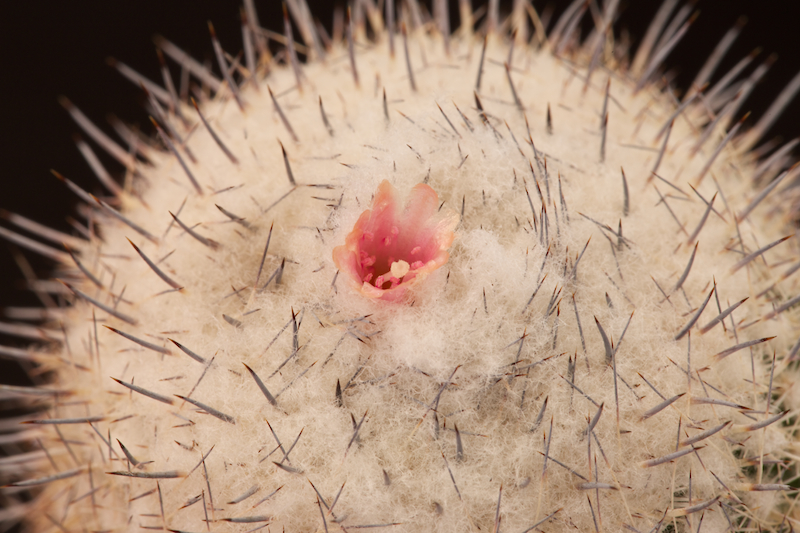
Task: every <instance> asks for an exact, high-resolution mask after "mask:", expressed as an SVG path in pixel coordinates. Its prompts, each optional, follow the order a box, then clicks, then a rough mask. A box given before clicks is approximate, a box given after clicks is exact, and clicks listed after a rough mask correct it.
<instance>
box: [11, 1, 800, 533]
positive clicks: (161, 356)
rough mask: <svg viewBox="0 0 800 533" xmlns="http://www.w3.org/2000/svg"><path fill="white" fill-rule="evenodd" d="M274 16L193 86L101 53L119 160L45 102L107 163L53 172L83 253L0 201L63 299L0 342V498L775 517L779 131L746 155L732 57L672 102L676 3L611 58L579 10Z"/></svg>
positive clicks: (649, 521)
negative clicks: (119, 138)
mask: <svg viewBox="0 0 800 533" xmlns="http://www.w3.org/2000/svg"><path fill="white" fill-rule="evenodd" d="M287 4H288V8H289V9H288V13H287V15H286V26H285V28H286V30H285V31H286V35H285V40H284V42H285V43H292V44H291V45H290V46H287V47H286V48H283V49H281V51H280V52H279V53H277V54H274V55H273V53H271V52H270V51H269V49H268V48H265V47H264V42H263V40H262V39H261V38H260V35H261V33H260V32H259V31H258V28H257V24H258V23H257V15H256V13H255V10H254V9H253V7H252V3H251V2H245V9H244V10H243V14H244V19H243V20H244V24H243V29H244V33H245V39H244V42H245V47H244V54H243V56H242V57H241V58H233V61H234V64H232V63H231V60H232V58H231V57H230V56H227V55H226V54H225V53H224V51H223V50H222V49H221V47H220V46H219V45H218V43H217V41H216V39H215V37H213V29H212V38H213V39H214V49H215V52H216V61H217V62H218V66H219V69H220V72H222V73H223V75H222V76H215V75H214V74H213V73H212V72H211V71H210V70H209V69H208V68H207V67H205V66H203V65H202V64H200V63H198V62H196V61H195V60H193V59H191V58H190V57H189V56H187V55H185V54H184V53H183V52H182V51H181V50H180V49H178V48H177V47H176V46H175V45H174V44H172V43H170V42H169V41H167V40H160V41H159V43H158V45H159V47H160V50H161V51H162V52H163V53H164V55H165V56H168V57H169V58H171V60H174V61H175V62H177V63H178V64H179V65H181V66H182V68H184V69H186V70H187V71H188V72H190V73H191V76H192V77H193V78H194V79H195V81H196V82H197V83H198V90H197V91H196V92H195V94H194V98H195V99H197V100H199V102H195V101H194V100H192V101H184V100H180V97H179V95H178V94H177V93H176V92H175V91H174V88H173V87H171V86H170V83H167V84H166V87H162V86H160V85H157V84H154V83H152V82H150V81H149V80H146V79H143V78H142V77H141V76H139V75H138V74H136V73H135V72H134V71H132V70H130V69H129V68H128V67H127V66H125V65H122V64H116V65H115V66H117V67H118V68H119V69H120V70H121V72H122V73H123V74H125V75H127V76H129V77H131V78H133V79H134V81H135V82H136V83H137V84H141V85H142V87H143V89H144V90H145V91H146V94H147V98H148V105H149V107H150V110H151V112H152V115H153V124H154V128H155V131H156V135H157V137H156V138H155V139H152V140H150V141H147V142H145V141H142V140H141V139H138V138H135V137H132V138H131V139H128V140H129V141H130V142H131V144H130V147H122V146H120V145H119V144H118V143H117V142H116V141H113V140H111V139H109V138H105V137H103V136H101V135H99V134H97V133H96V130H93V126H92V124H91V122H90V119H89V118H88V117H86V116H85V115H84V114H83V113H82V112H81V111H80V109H79V108H78V107H76V106H75V105H74V104H72V103H71V102H68V101H65V102H64V105H65V107H66V108H67V111H68V112H69V113H70V114H71V115H72V117H73V118H74V119H75V120H76V122H77V123H78V124H79V125H80V127H81V128H83V129H84V130H85V131H86V134H87V135H88V136H89V137H91V138H92V141H93V142H94V143H96V144H97V145H99V146H100V147H101V148H103V149H105V150H107V151H108V152H110V153H111V154H112V155H113V156H115V157H117V158H118V159H119V160H120V161H121V162H122V163H123V164H125V165H127V167H128V169H129V179H128V180H126V182H125V183H124V184H123V185H120V184H117V183H116V182H113V181H109V180H107V179H106V178H105V176H102V174H103V173H102V171H101V170H100V169H99V167H95V169H96V170H98V172H99V174H101V176H102V178H103V179H102V181H103V184H104V186H106V187H107V188H108V192H109V193H110V194H109V195H108V196H106V197H104V198H100V197H97V196H94V195H91V194H89V193H87V192H85V191H84V190H83V189H81V188H80V187H78V186H77V185H75V184H74V183H73V182H72V181H70V179H69V176H60V175H59V177H60V179H61V180H62V181H63V183H64V186H65V187H66V188H67V189H68V190H70V191H72V193H74V194H75V195H77V197H78V198H79V199H80V200H81V201H82V202H83V203H84V212H85V214H86V216H87V217H88V218H89V220H90V226H91V233H90V235H89V237H90V238H89V239H88V240H87V239H81V238H76V237H72V236H66V235H62V234H58V233H55V234H54V233H48V232H47V230H44V229H41V228H37V227H34V226H31V225H30V223H28V222H26V221H25V220H23V219H21V218H19V217H17V216H14V215H8V216H7V218H8V220H9V221H10V222H11V223H12V224H16V225H19V226H22V227H23V229H25V230H26V231H32V232H33V233H34V234H36V235H37V236H38V237H40V238H45V239H48V238H49V239H51V240H56V241H63V242H64V244H66V245H67V251H66V252H65V251H62V250H61V249H60V248H55V247H51V246H50V245H47V244H42V243H41V242H40V240H36V241H33V240H30V239H28V238H27V237H25V236H23V235H21V234H19V233H17V232H16V231H12V230H9V229H2V236H4V237H5V238H7V239H10V240H12V241H13V242H15V243H17V244H18V245H21V246H23V247H27V248H30V249H32V250H33V251H36V252H39V253H41V254H44V255H46V256H48V257H51V258H53V259H55V260H56V261H57V263H58V266H57V268H56V273H55V277H56V278H57V279H58V280H59V281H60V282H61V285H59V287H61V288H60V289H57V290H58V291H60V293H61V294H62V295H63V296H64V298H65V299H66V300H68V301H69V305H65V306H63V307H53V308H48V309H46V310H45V311H43V313H42V314H43V316H46V317H48V318H50V319H52V322H51V324H50V325H45V326H44V327H42V328H32V327H28V326H21V325H16V324H14V325H8V326H4V327H5V328H6V329H7V330H9V331H12V332H14V333H17V334H20V335H21V336H25V335H33V336H35V337H37V338H39V339H40V341H41V342H39V343H37V344H36V345H32V346H29V347H27V348H12V347H7V348H2V353H3V354H4V355H5V356H7V357H11V358H16V359H19V360H21V361H23V362H25V363H26V364H28V365H30V366H31V367H32V368H33V369H34V370H35V372H36V373H37V374H45V375H47V376H49V380H48V381H47V382H46V383H45V384H42V385H41V386H39V387H37V388H24V387H20V388H15V387H8V386H4V387H3V388H2V389H1V390H2V394H3V395H4V398H7V399H14V400H16V401H19V402H26V405H29V406H30V407H31V408H33V409H35V410H36V414H35V415H30V416H27V417H25V418H26V419H25V420H24V421H25V422H26V425H24V426H20V428H21V429H20V430H19V431H18V432H16V433H11V434H10V435H4V436H3V439H4V440H3V442H4V443H6V444H8V443H16V444H18V445H19V446H20V450H21V453H20V454H18V455H12V456H10V457H8V458H6V459H4V460H3V465H2V470H1V471H0V472H2V476H3V482H4V483H7V485H6V487H5V488H4V491H5V492H6V496H5V497H6V498H7V500H8V501H14V500H15V498H18V500H17V502H16V503H15V504H13V505H10V506H8V507H7V509H6V510H5V511H3V513H4V514H3V515H2V516H3V517H4V518H7V519H13V518H17V517H19V516H20V515H25V521H26V524H27V525H28V526H29V527H30V528H31V530H33V531H46V530H55V529H60V530H63V531H72V530H78V529H84V530H92V531H101V530H102V531H109V530H114V531H117V530H120V531H121V530H138V529H141V528H144V529H168V530H172V531H207V530H212V531H254V530H257V529H261V528H267V529H268V530H274V531H278V530H285V531H292V532H301V531H331V530H343V531H354V530H360V529H364V528H370V529H379V530H388V531H415V532H416V531H442V532H450V531H479V530H482V531H489V530H491V531H495V532H498V531H501V530H502V531H525V532H527V531H533V530H540V531H572V530H577V531H600V530H604V531H622V530H628V531H666V530H670V529H671V530H672V531H700V530H701V528H702V530H704V531H725V530H728V529H731V530H734V531H754V530H756V529H759V530H769V531H789V530H791V529H792V528H793V524H795V523H796V521H797V519H798V518H800V512H799V511H798V509H797V507H796V505H795V500H796V497H797V491H796V488H795V487H796V482H795V480H796V477H797V475H798V472H797V466H796V458H797V456H798V455H797V454H798V450H797V445H796V444H795V437H796V431H795V424H796V423H797V410H798V407H800V393H799V392H798V387H797V386H796V380H797V377H798V374H797V363H796V361H797V359H798V358H799V355H798V354H799V352H800V341H798V332H799V331H800V330H799V328H798V317H797V310H796V308H795V305H796V304H797V303H798V301H800V296H798V292H800V287H798V284H797V281H796V278H795V277H793V274H794V273H795V271H796V270H798V265H800V263H798V261H799V260H800V257H798V255H799V254H798V252H800V250H799V249H798V241H797V239H796V238H795V237H794V233H795V227H794V226H793V223H792V219H793V218H794V217H796V208H797V192H796V189H795V188H792V187H790V186H789V185H791V184H792V183H793V181H794V180H795V179H796V176H797V170H796V169H795V167H791V168H787V166H788V165H787V161H788V160H789V155H788V154H789V152H790V150H791V148H792V147H793V146H794V145H793V144H792V143H789V144H787V145H785V146H784V147H783V148H778V149H777V150H776V151H775V152H774V153H773V155H771V156H768V157H762V159H761V160H759V158H758V154H756V153H753V152H752V151H750V149H751V148H752V147H753V146H755V145H756V144H757V143H758V142H759V141H760V140H761V137H762V136H763V134H764V132H765V130H766V129H767V128H768V127H769V123H768V122H766V120H768V119H765V121H762V122H758V123H757V124H756V125H755V126H754V127H752V128H750V129H745V128H743V127H742V121H741V120H740V118H741V116H742V114H743V112H742V110H741V109H740V104H741V102H742V101H743V99H744V97H745V96H746V94H747V91H748V90H749V88H750V87H751V85H752V83H755V81H757V80H756V78H755V76H756V75H757V72H756V74H754V76H751V77H750V78H746V79H745V80H744V83H743V84H742V85H741V86H740V87H739V90H738V91H734V90H730V86H712V87H711V88H709V89H707V90H705V91H698V90H697V88H696V87H695V88H694V89H693V90H691V91H690V92H689V93H688V94H687V95H685V96H684V97H683V99H682V100H680V101H677V100H676V99H675V97H674V96H673V95H671V94H667V93H665V91H664V90H663V89H662V88H661V86H660V85H659V84H658V83H656V82H657V81H658V76H657V70H658V68H659V66H660V61H661V60H662V59H663V57H664V55H665V54H666V53H667V52H668V50H669V49H670V47H671V46H672V45H673V44H674V43H676V42H677V41H678V40H679V39H680V38H681V37H682V36H683V34H684V32H685V31H686V29H687V28H688V19H687V22H682V21H681V20H680V17H681V16H682V15H681V14H680V13H681V11H679V12H677V14H675V15H674V17H677V18H672V19H671V20H673V21H677V22H676V23H675V24H672V25H666V23H667V20H668V19H664V20H662V21H661V23H662V26H660V27H659V26H658V24H656V25H655V26H654V27H655V28H656V29H655V36H656V37H658V33H659V32H660V30H662V29H663V28H664V25H666V28H667V29H666V30H664V32H665V33H664V34H663V35H662V38H661V39H660V40H658V39H653V41H652V42H651V43H650V46H648V45H647V44H646V43H647V39H645V40H644V41H643V42H644V43H645V44H643V45H642V46H640V47H639V49H638V53H637V54H636V56H634V57H632V58H630V62H629V61H628V58H627V56H626V50H624V49H622V48H620V47H619V46H617V45H616V44H615V41H614V39H613V37H614V36H613V21H614V19H615V16H616V14H617V8H618V3H617V2H613V1H611V2H605V3H604V6H603V9H596V8H597V6H595V5H594V4H591V3H587V2H582V1H577V2H574V3H573V4H572V5H571V7H570V8H569V9H568V10H567V11H566V12H565V13H564V14H563V15H562V16H561V18H559V19H557V20H555V21H553V23H552V24H551V25H550V27H549V29H548V33H547V36H545V34H544V33H543V32H542V30H543V28H544V24H543V23H542V21H541V20H540V19H539V17H538V15H537V14H536V12H535V11H533V10H532V9H530V6H529V5H528V2H526V1H520V2H515V4H514V9H513V10H512V11H511V13H510V15H509V17H508V19H504V18H503V17H501V16H500V14H499V12H498V11H497V5H496V3H490V5H489V6H488V9H487V13H486V17H485V19H483V18H482V19H480V25H479V26H478V30H477V31H476V29H475V28H474V24H473V23H474V22H475V21H474V20H472V17H473V12H472V9H471V8H470V6H469V2H461V3H460V6H461V8H462V9H461V12H460V15H461V26H460V27H459V28H456V29H455V30H454V31H451V30H450V28H449V16H448V13H447V9H446V4H447V3H446V2H438V1H437V2H435V3H434V6H433V11H432V12H433V17H432V18H431V19H430V20H429V19H427V18H426V16H425V12H424V11H422V10H420V9H419V5H418V4H417V2H416V1H413V0H412V1H407V2H404V3H403V5H402V6H395V4H394V2H391V1H386V2H385V8H386V13H389V14H390V15H391V16H386V17H384V16H383V14H382V13H381V12H379V11H378V10H377V8H375V7H374V6H373V3H372V2H370V1H361V2H355V4H354V6H353V7H352V9H351V10H350V11H349V15H348V17H347V19H346V22H345V24H344V25H343V26H341V27H338V30H339V31H335V32H334V34H333V36H332V39H331V40H330V41H328V40H327V36H326V35H325V34H324V33H323V32H322V31H321V30H320V29H319V28H318V27H317V26H316V25H315V24H314V23H313V19H312V17H311V14H310V12H309V11H308V10H307V9H306V3H305V2H304V1H303V0H294V1H290V2H287ZM667 5H669V4H667ZM395 7H400V9H397V10H395ZM590 12H591V13H592V14H593V15H594V22H595V29H594V30H593V31H591V32H590V33H589V34H588V36H586V37H585V38H581V37H580V34H579V26H580V23H581V21H582V20H583V18H584V17H586V16H589V13H590ZM290 14H291V16H293V17H294V21H295V24H296V25H295V26H294V31H295V33H296V34H295V35H293V34H292V26H291V24H290V23H289V15H290ZM528 17H531V18H532V20H533V21H534V23H533V24H532V25H531V26H530V27H529V24H528V20H529V19H528ZM367 28H368V30H369V31H367ZM531 28H533V29H534V30H537V31H536V33H535V34H532V32H531ZM298 30H299V32H298ZM297 33H299V34H297ZM295 40H298V41H302V46H303V47H304V48H303V49H302V50H303V51H305V52H306V53H307V55H308V56H309V59H308V60H307V61H300V60H299V59H298V57H297V55H298V48H299V46H300V45H299V44H294V41H295ZM529 41H530V42H529ZM698 81H699V83H698V85H702V84H703V83H704V82H705V81H706V80H704V79H700V80H698ZM728 81H729V82H730V81H731V80H728ZM200 85H202V86H203V87H205V88H207V89H208V91H210V93H211V94H212V95H213V96H212V97H211V98H205V99H204V98H203V96H204V94H205V93H204V92H203V89H202V88H200ZM765 116H767V117H770V116H772V115H771V114H770V113H767V114H766V115H765ZM82 147H83V148H84V149H86V150H89V148H88V145H82ZM86 153H89V152H86ZM53 290H56V289H53ZM21 490H23V491H29V492H23V493H22V494H31V495H33V498H32V499H31V500H28V499H26V497H19V496H18V495H19V494H20V491H21Z"/></svg>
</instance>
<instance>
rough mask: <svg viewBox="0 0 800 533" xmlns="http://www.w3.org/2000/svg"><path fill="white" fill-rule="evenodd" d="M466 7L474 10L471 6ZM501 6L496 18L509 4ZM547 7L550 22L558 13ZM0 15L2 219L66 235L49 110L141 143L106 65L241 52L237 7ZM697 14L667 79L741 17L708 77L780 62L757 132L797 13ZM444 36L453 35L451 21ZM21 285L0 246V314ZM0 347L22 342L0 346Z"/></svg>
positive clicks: (269, 13)
mask: <svg viewBox="0 0 800 533" xmlns="http://www.w3.org/2000/svg"><path fill="white" fill-rule="evenodd" d="M473 2H474V3H476V4H477V0H473ZM502 3H503V5H504V6H506V7H507V6H508V5H509V4H510V2H502ZM552 3H553V4H554V6H556V13H558V12H560V11H561V10H563V9H564V7H565V6H566V5H567V3H568V2H566V1H554V2H552ZM2 4H3V5H2V6H1V7H0V28H2V30H0V54H1V56H2V61H0V68H1V69H2V70H0V117H2V119H1V120H0V132H1V134H0V208H5V209H8V210H11V211H14V212H17V213H20V214H23V215H25V216H27V217H30V218H33V219H36V220H39V221H41V222H43V223H45V224H47V225H50V226H52V227H55V228H59V229H61V230H63V231H67V232H70V226H69V225H68V224H67V223H66V221H65V219H66V217H67V216H69V215H74V204H75V197H74V196H73V195H72V194H71V193H69V192H68V191H67V190H66V189H65V188H64V187H63V186H62V185H61V184H60V183H58V182H57V181H56V179H55V178H54V177H53V176H52V175H51V174H50V169H51V168H53V169H56V170H58V171H59V172H61V173H62V174H64V175H65V176H67V177H69V178H70V179H73V180H74V181H76V182H77V183H79V184H81V185H82V186H83V187H84V188H86V189H88V190H90V191H96V190H99V185H98V183H97V182H96V180H95V179H94V177H93V175H92V174H91V171H90V169H89V168H88V166H87V165H86V163H85V162H84V160H83V158H82V157H81V155H80V154H79V152H78V151H77V149H76V148H75V145H74V143H73V141H72V139H71V135H72V134H73V133H75V132H77V131H78V127H77V126H76V125H75V124H74V123H73V122H72V120H71V119H70V117H69V116H68V115H67V113H66V112H65V111H64V110H63V109H62V108H61V106H60V105H59V104H58V102H57V96H58V95H66V96H68V97H69V98H70V99H71V100H72V101H73V102H74V103H75V104H76V105H77V106H78V107H80V109H82V110H83V111H84V112H85V113H86V114H87V115H88V116H89V117H91V118H92V120H94V121H95V122H96V123H98V124H100V125H101V126H102V127H103V128H104V129H105V130H106V131H107V132H108V133H111V134H112V136H113V131H112V129H111V128H110V127H109V126H108V125H107V122H106V121H105V118H104V117H105V116H106V114H107V113H110V112H113V113H115V114H116V115H117V116H119V117H120V118H122V119H123V120H124V121H126V122H128V123H133V124H140V125H142V128H143V129H144V130H145V131H148V132H149V131H151V128H150V127H149V126H148V125H147V117H146V114H145V112H144V111H143V107H142V105H141V103H142V94H141V91H140V90H139V89H138V88H137V87H136V86H134V85H133V84H131V83H130V82H128V81H127V80H125V79H123V78H122V76H120V75H119V74H118V73H117V72H116V71H115V70H114V69H112V68H111V67H109V66H108V65H107V64H106V58H107V57H108V56H114V57H116V58H117V59H119V60H121V61H124V62H126V63H127V64H129V65H131V66H132V67H134V68H136V69H137V70H139V72H141V73H142V74H144V75H145V76H146V77H148V78H150V79H153V80H160V79H161V76H160V71H159V68H158V61H157V59H156V55H155V51H154V46H153V44H152V40H151V38H152V36H153V35H154V34H157V33H158V34H162V35H164V36H166V37H167V38H169V39H170V40H172V41H173V42H175V43H176V44H178V45H179V46H181V47H183V48H184V49H185V50H186V51H188V52H189V53H190V54H192V55H193V56H194V57H197V58H200V59H202V58H206V57H213V55H212V54H213V52H212V48H211V42H210V39H209V34H208V29H207V24H206V23H207V21H209V20H211V21H213V23H214V25H215V27H216V30H217V34H218V35H219V38H220V41H221V43H222V46H223V48H225V49H226V50H227V51H229V52H231V53H233V54H235V53H237V52H238V51H239V50H240V49H241V46H242V44H241V43H242V41H241V35H240V20H239V5H240V4H239V3H238V2H236V1H233V0H225V1H217V2H205V1H198V0H136V1H109V0H80V1H72V2H60V1H49V2H48V1H43V0H26V1H6V2H3V3H2ZM309 4H310V5H311V7H312V12H313V13H315V14H316V16H318V17H319V18H320V20H321V21H322V23H323V24H325V25H326V27H330V20H331V13H332V9H333V5H334V2H332V1H313V0H310V1H309ZM450 4H451V11H452V12H453V13H457V10H456V7H457V0H451V2H450ZM659 4H660V2H658V1H656V0H628V2H627V5H625V2H624V1H623V8H624V11H623V14H622V16H621V18H620V20H619V23H618V24H617V26H616V28H615V29H616V32H617V34H619V31H620V30H621V29H628V30H629V31H630V33H631V34H632V36H633V38H634V43H633V44H634V47H635V46H636V45H637V44H638V41H637V40H636V39H637V38H639V37H641V36H642V35H643V34H644V31H645V30H646V27H647V24H648V23H649V21H650V19H651V18H652V16H653V14H654V13H655V11H656V9H657V8H658V5H659ZM534 5H535V6H536V7H537V9H538V10H539V12H540V13H541V10H542V8H543V7H544V5H545V2H542V1H541V0H535V2H534ZM256 6H257V9H258V11H259V15H260V19H261V24H262V26H265V27H268V28H271V29H275V30H278V31H282V17H281V7H280V2H278V1H277V0H256ZM696 8H697V10H699V12H700V17H699V18H698V19H697V21H696V23H695V25H694V27H693V28H692V29H691V30H690V32H689V34H688V35H687V37H686V38H685V39H684V40H683V41H682V43H681V44H680V46H679V47H678V48H677V49H676V50H675V51H674V52H673V53H672V55H671V56H670V57H669V58H668V61H667V63H668V64H669V65H671V66H673V67H674V68H675V69H677V73H678V77H677V82H678V84H679V85H683V87H684V88H685V86H686V84H688V83H690V82H691V80H692V79H693V77H694V75H695V73H696V72H697V70H698V69H699V67H700V66H701V65H702V63H703V61H704V60H705V58H706V57H707V56H708V54H709V53H710V52H711V50H712V48H713V47H714V45H715V44H716V43H717V42H718V40H719V39H720V38H721V37H722V35H723V34H724V33H725V32H726V31H727V29H728V28H729V27H731V26H732V25H733V24H734V22H735V21H736V19H737V18H738V17H739V16H740V15H745V16H747V18H748V20H749V22H748V24H747V26H746V27H745V29H744V31H743V32H742V35H741V36H740V37H739V39H738V41H737V42H736V44H735V46H734V47H733V49H732V50H731V52H730V53H729V54H728V55H727V56H726V59H725V61H724V62H723V64H722V65H721V67H720V69H719V71H718V72H720V73H724V72H725V71H726V70H727V69H728V68H730V67H731V66H732V65H733V64H734V63H735V62H736V61H738V60H739V59H740V58H741V57H743V56H744V55H746V54H747V53H749V52H750V51H751V50H753V49H754V48H755V47H757V46H761V47H763V50H764V51H763V52H762V56H761V58H762V59H763V58H764V57H766V55H767V54H769V53H771V52H775V53H777V54H778V55H779V60H778V62H777V63H776V64H775V66H774V67H773V68H772V70H771V71H770V72H769V74H768V75H767V77H766V78H765V79H764V81H762V83H761V85H760V86H759V87H758V89H757V90H756V92H755V93H754V94H753V96H751V97H750V100H749V101H748V102H747V103H746V104H745V106H744V108H743V109H749V110H751V111H753V116H754V117H755V119H756V120H757V118H758V117H759V116H760V114H761V113H762V112H763V111H764V110H765V109H766V107H767V106H769V104H770V103H771V101H772V99H773V98H774V97H775V95H777V93H778V92H779V91H780V90H781V89H782V88H783V86H784V85H785V84H786V83H787V82H788V81H789V80H790V79H791V77H792V76H794V74H795V73H796V72H797V71H798V70H800V54H798V45H797V35H798V33H797V32H798V29H797V22H798V14H800V8H798V7H796V3H795V2H789V1H784V0H764V1H759V2H756V1H752V0H698V1H697V2H696ZM452 27H454V28H455V27H457V20H455V21H454V22H453V24H452ZM756 63H758V61H757V62H756ZM214 64H215V67H214V70H215V71H216V70H217V69H216V62H215V63H214ZM751 68H752V67H751ZM172 69H173V75H174V76H177V74H178V71H179V69H178V68H175V66H174V64H172ZM748 72H749V71H748ZM717 77H719V74H718V75H717ZM176 83H177V81H176ZM798 118H800V99H798V100H797V101H795V102H793V103H792V104H791V106H790V108H789V109H788V111H786V112H785V113H784V115H783V116H782V118H781V120H779V121H778V123H777V124H776V125H775V126H774V127H773V128H772V130H770V132H769V134H768V136H767V137H768V138H769V137H773V136H776V135H780V136H782V137H783V138H784V139H789V138H792V137H793V136H796V135H797V134H798V133H800V126H798V121H797V119H798ZM750 123H751V124H754V123H755V122H754V120H750ZM97 151H98V153H99V150H97ZM103 161H104V163H105V164H106V166H107V168H108V169H109V170H111V171H112V172H114V173H117V174H119V173H120V171H121V168H120V167H119V165H117V164H115V163H114V162H113V161H112V160H111V159H110V158H107V157H105V156H103ZM26 256H27V257H28V258H29V260H30V261H31V262H32V263H33V265H34V268H35V269H36V270H37V271H38V272H39V274H40V275H41V276H43V277H46V276H47V272H48V271H49V268H50V267H49V263H48V262H47V261H45V260H41V259H40V258H39V257H38V256H36V255H35V254H32V253H26ZM21 278H22V276H21V274H20V272H19V270H18V268H17V267H16V265H15V263H14V261H13V259H12V256H11V253H10V252H9V248H8V245H7V244H6V243H5V242H4V241H0V306H7V305H24V306H30V305H39V303H38V300H37V299H36V298H35V297H34V296H33V295H32V294H30V293H28V292H26V291H24V290H22V289H20V288H19V284H18V281H19V280H20V279H21ZM0 320H2V318H1V317H0ZM0 343H6V344H19V343H20V341H19V340H15V339H3V338H2V337H0ZM15 368H16V367H15V366H14V365H11V364H7V363H5V362H3V361H0V383H14V382H20V380H23V381H24V375H23V374H22V373H21V372H19V371H18V370H15Z"/></svg>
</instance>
